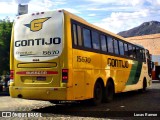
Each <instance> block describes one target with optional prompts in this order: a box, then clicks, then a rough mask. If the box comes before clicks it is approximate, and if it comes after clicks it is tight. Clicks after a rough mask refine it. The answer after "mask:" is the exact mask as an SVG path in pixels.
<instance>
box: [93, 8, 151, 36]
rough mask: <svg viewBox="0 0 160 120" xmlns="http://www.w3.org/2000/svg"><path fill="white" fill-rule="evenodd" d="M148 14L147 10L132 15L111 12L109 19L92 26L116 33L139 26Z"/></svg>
mask: <svg viewBox="0 0 160 120" xmlns="http://www.w3.org/2000/svg"><path fill="white" fill-rule="evenodd" d="M149 14H150V13H149V11H148V10H142V11H139V12H133V13H122V12H113V13H112V14H111V16H110V17H107V18H105V19H102V20H101V22H99V23H94V24H95V25H97V26H100V27H102V28H104V29H106V30H109V31H112V32H114V33H117V32H120V31H124V30H127V29H131V28H133V27H135V26H137V25H139V24H141V23H142V22H144V20H145V17H147V16H148V15H149Z"/></svg>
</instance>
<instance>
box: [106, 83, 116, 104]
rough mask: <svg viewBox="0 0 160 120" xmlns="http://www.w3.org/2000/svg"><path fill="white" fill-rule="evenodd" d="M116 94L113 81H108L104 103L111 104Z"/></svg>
mask: <svg viewBox="0 0 160 120" xmlns="http://www.w3.org/2000/svg"><path fill="white" fill-rule="evenodd" d="M114 94H115V90H114V84H113V83H112V82H111V81H108V82H107V85H106V87H105V91H104V94H103V102H111V101H112V100H113V97H114Z"/></svg>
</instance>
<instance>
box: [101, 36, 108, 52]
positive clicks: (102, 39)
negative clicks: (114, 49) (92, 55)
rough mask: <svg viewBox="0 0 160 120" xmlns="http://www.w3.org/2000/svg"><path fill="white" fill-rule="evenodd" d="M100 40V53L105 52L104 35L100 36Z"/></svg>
mask: <svg viewBox="0 0 160 120" xmlns="http://www.w3.org/2000/svg"><path fill="white" fill-rule="evenodd" d="M100 40H101V48H102V51H105V52H107V46H106V45H107V44H106V37H105V36H104V35H100Z"/></svg>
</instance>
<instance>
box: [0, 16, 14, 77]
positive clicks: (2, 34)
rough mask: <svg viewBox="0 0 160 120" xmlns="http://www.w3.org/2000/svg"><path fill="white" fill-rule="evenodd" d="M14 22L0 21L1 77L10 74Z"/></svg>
mask: <svg viewBox="0 0 160 120" xmlns="http://www.w3.org/2000/svg"><path fill="white" fill-rule="evenodd" d="M11 31H12V22H10V20H9V19H5V20H0V75H2V74H6V72H9V54H10V40H11Z"/></svg>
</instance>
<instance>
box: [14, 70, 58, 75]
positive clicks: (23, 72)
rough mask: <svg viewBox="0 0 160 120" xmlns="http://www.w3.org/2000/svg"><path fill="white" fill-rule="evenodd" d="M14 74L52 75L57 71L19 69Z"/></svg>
mask: <svg viewBox="0 0 160 120" xmlns="http://www.w3.org/2000/svg"><path fill="white" fill-rule="evenodd" d="M16 74H20V75H52V74H58V71H19V72H16Z"/></svg>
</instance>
